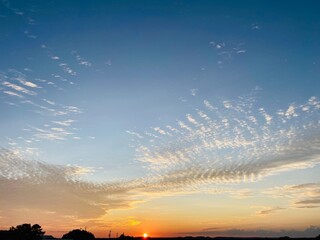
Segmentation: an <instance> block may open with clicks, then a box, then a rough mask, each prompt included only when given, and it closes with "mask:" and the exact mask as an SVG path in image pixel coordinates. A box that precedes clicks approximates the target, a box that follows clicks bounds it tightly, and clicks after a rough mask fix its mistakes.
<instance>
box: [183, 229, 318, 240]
mask: <svg viewBox="0 0 320 240" xmlns="http://www.w3.org/2000/svg"><path fill="white" fill-rule="evenodd" d="M319 232H320V227H317V226H310V227H308V228H306V229H303V230H293V229H288V230H286V229H282V230H279V231H275V230H265V229H257V230H246V229H225V230H224V229H221V230H219V229H216V228H208V229H203V230H202V231H198V232H183V233H181V234H188V235H190V234H192V235H197V236H211V237H284V236H289V237H295V238H305V237H311V238H314V237H316V236H318V235H319Z"/></svg>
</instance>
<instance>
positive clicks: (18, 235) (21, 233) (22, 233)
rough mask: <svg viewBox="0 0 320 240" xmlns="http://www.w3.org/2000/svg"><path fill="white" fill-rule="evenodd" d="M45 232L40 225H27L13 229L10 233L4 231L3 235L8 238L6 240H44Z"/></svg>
mask: <svg viewBox="0 0 320 240" xmlns="http://www.w3.org/2000/svg"><path fill="white" fill-rule="evenodd" d="M44 233H45V232H44V231H42V228H41V226H40V225H39V224H34V225H32V226H31V224H28V223H25V224H21V225H18V226H16V227H11V228H10V229H9V231H2V234H1V235H5V236H6V240H21V239H23V240H39V239H42V236H43V235H44Z"/></svg>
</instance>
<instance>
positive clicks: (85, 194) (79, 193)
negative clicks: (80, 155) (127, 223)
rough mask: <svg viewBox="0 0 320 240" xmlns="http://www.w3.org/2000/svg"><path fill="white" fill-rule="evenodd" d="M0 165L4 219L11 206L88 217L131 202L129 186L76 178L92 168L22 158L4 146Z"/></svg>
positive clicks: (61, 214) (0, 155) (0, 201)
mask: <svg viewBox="0 0 320 240" xmlns="http://www.w3.org/2000/svg"><path fill="white" fill-rule="evenodd" d="M0 166H1V167H0V191H1V196H2V197H1V199H0V205H1V211H2V216H3V218H4V219H6V216H7V214H10V212H11V210H12V209H17V210H19V211H20V214H25V213H26V212H25V211H26V210H27V209H28V211H30V210H32V209H33V210H34V211H36V210H38V209H43V211H44V210H46V211H50V212H54V213H57V214H59V215H60V217H61V216H65V215H70V216H74V217H73V218H77V217H79V218H82V219H88V218H93V217H99V216H102V215H104V214H105V213H106V211H108V210H109V209H116V208H122V207H128V206H130V204H131V203H133V202H135V200H134V199H133V198H131V197H130V194H128V193H127V192H128V191H129V190H130V186H127V187H126V186H124V185H123V184H121V183H116V182H115V183H106V184H93V183H89V182H85V181H81V180H80V179H78V176H79V175H83V174H87V173H89V172H91V171H92V169H88V168H83V167H78V166H58V165H52V164H48V163H44V162H39V161H31V160H25V159H22V158H21V157H20V156H19V152H13V151H9V150H6V149H1V150H0ZM35 196H36V197H35ZM26 206H27V208H26ZM18 215H19V213H17V217H18Z"/></svg>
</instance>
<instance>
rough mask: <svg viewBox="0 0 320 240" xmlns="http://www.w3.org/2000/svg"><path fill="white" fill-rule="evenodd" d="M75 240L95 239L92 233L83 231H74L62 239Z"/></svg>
mask: <svg viewBox="0 0 320 240" xmlns="http://www.w3.org/2000/svg"><path fill="white" fill-rule="evenodd" d="M70 238H71V239H73V240H92V239H95V237H94V235H93V234H92V233H91V232H88V231H86V230H81V229H74V230H72V231H70V232H68V233H66V234H64V235H63V236H62V239H70Z"/></svg>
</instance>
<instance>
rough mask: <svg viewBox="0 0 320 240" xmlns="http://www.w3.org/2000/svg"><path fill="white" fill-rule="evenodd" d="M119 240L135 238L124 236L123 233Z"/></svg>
mask: <svg viewBox="0 0 320 240" xmlns="http://www.w3.org/2000/svg"><path fill="white" fill-rule="evenodd" d="M119 239H121V240H131V239H133V237H131V236H126V235H124V233H122V234H121V235H120V236H119Z"/></svg>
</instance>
